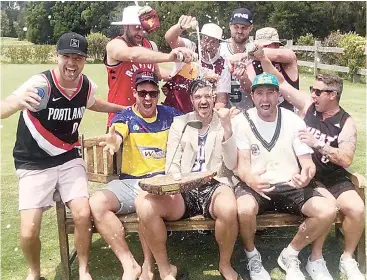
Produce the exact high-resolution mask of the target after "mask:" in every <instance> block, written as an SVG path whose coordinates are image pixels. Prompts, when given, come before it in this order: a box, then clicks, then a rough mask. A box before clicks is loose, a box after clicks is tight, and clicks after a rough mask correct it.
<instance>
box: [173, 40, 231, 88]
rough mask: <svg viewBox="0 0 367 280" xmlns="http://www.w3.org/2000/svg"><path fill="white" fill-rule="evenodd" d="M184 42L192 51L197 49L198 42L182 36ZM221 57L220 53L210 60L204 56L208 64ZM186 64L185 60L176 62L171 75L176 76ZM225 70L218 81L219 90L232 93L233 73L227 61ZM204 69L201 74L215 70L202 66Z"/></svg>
mask: <svg viewBox="0 0 367 280" xmlns="http://www.w3.org/2000/svg"><path fill="white" fill-rule="evenodd" d="M182 39H183V42H184V44H185V47H186V48H188V49H190V50H191V51H196V44H195V43H194V42H192V41H190V40H189V39H187V38H182ZM219 58H220V54H219V53H218V54H217V55H216V56H215V57H213V58H211V59H210V60H205V59H203V58H202V60H203V62H204V63H207V64H214V63H215V62H216V61H217V60H218V59H219ZM184 65H185V63H184V62H176V63H175V65H174V67H173V69H172V72H171V76H172V77H173V76H175V75H176V74H177V73H178V72H180V70H181V69H182V68H183V66H184ZM223 67H224V68H223V70H222V73H221V75H220V77H219V80H218V82H217V92H226V93H230V92H231V73H230V72H229V69H228V66H227V63H224V66H223ZM202 71H203V73H201V74H205V73H214V70H212V69H207V68H204V67H202Z"/></svg>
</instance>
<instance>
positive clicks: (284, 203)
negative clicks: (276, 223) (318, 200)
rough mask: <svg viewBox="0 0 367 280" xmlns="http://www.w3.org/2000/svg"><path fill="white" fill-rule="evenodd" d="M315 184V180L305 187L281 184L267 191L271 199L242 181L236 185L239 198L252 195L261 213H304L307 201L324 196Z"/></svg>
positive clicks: (236, 194)
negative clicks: (299, 187) (303, 208)
mask: <svg viewBox="0 0 367 280" xmlns="http://www.w3.org/2000/svg"><path fill="white" fill-rule="evenodd" d="M315 186H316V185H315V182H313V181H312V182H311V183H310V184H309V185H308V186H307V187H306V188H303V189H296V188H294V187H292V186H289V185H287V184H284V185H279V186H277V187H276V188H275V190H274V191H272V192H269V193H266V195H267V196H268V197H270V198H271V200H267V199H266V198H264V197H262V196H261V195H259V194H258V193H257V192H255V191H254V190H253V189H251V188H250V187H249V186H247V185H246V184H245V183H243V182H240V183H239V184H237V186H236V187H235V196H236V198H239V197H241V196H243V195H246V194H248V195H252V196H253V197H254V198H255V200H256V202H257V203H258V205H259V213H258V214H259V215H260V214H262V213H264V212H265V211H276V212H282V213H290V214H297V215H303V214H302V207H303V205H304V204H305V203H306V201H307V200H309V199H310V198H312V197H314V196H322V195H321V194H320V193H319V192H318V191H316V190H315Z"/></svg>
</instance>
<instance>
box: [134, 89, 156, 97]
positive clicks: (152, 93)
mask: <svg viewBox="0 0 367 280" xmlns="http://www.w3.org/2000/svg"><path fill="white" fill-rule="evenodd" d="M136 92H137V93H138V96H139V97H141V98H145V97H146V96H147V95H148V94H149V96H150V97H151V98H157V97H158V94H159V91H158V90H151V91H147V90H137V91H136Z"/></svg>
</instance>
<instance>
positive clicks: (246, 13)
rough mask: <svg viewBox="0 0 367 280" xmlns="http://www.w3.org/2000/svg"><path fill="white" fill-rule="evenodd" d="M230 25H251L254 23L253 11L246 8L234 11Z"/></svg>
mask: <svg viewBox="0 0 367 280" xmlns="http://www.w3.org/2000/svg"><path fill="white" fill-rule="evenodd" d="M230 23H231V24H245V25H251V24H252V23H253V20H252V13H251V11H250V10H248V9H246V8H239V9H235V10H233V12H232V14H231V19H230Z"/></svg>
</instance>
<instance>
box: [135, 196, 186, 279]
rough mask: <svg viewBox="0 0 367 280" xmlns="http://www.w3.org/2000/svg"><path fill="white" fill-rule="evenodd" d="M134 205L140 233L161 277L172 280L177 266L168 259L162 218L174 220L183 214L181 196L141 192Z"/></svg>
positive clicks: (165, 231) (165, 232) (183, 206)
mask: <svg viewBox="0 0 367 280" xmlns="http://www.w3.org/2000/svg"><path fill="white" fill-rule="evenodd" d="M136 206H137V207H136V213H137V214H138V216H139V221H140V223H141V227H140V228H141V229H142V234H143V236H144V239H145V241H146V242H147V244H148V246H149V248H150V249H151V250H152V253H153V255H154V258H155V260H156V262H157V265H158V269H159V274H160V277H161V279H163V280H174V279H175V277H176V274H177V268H176V267H175V266H173V265H171V264H170V263H169V261H168V256H167V248H166V241H167V230H166V226H165V224H164V221H163V219H165V220H168V221H175V220H178V219H180V218H181V217H182V216H183V214H184V211H185V205H184V201H183V198H182V196H181V195H174V196H168V195H162V196H158V195H152V194H148V193H146V192H143V193H140V194H139V197H138V198H137V200H136ZM153 233H154V234H153Z"/></svg>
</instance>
